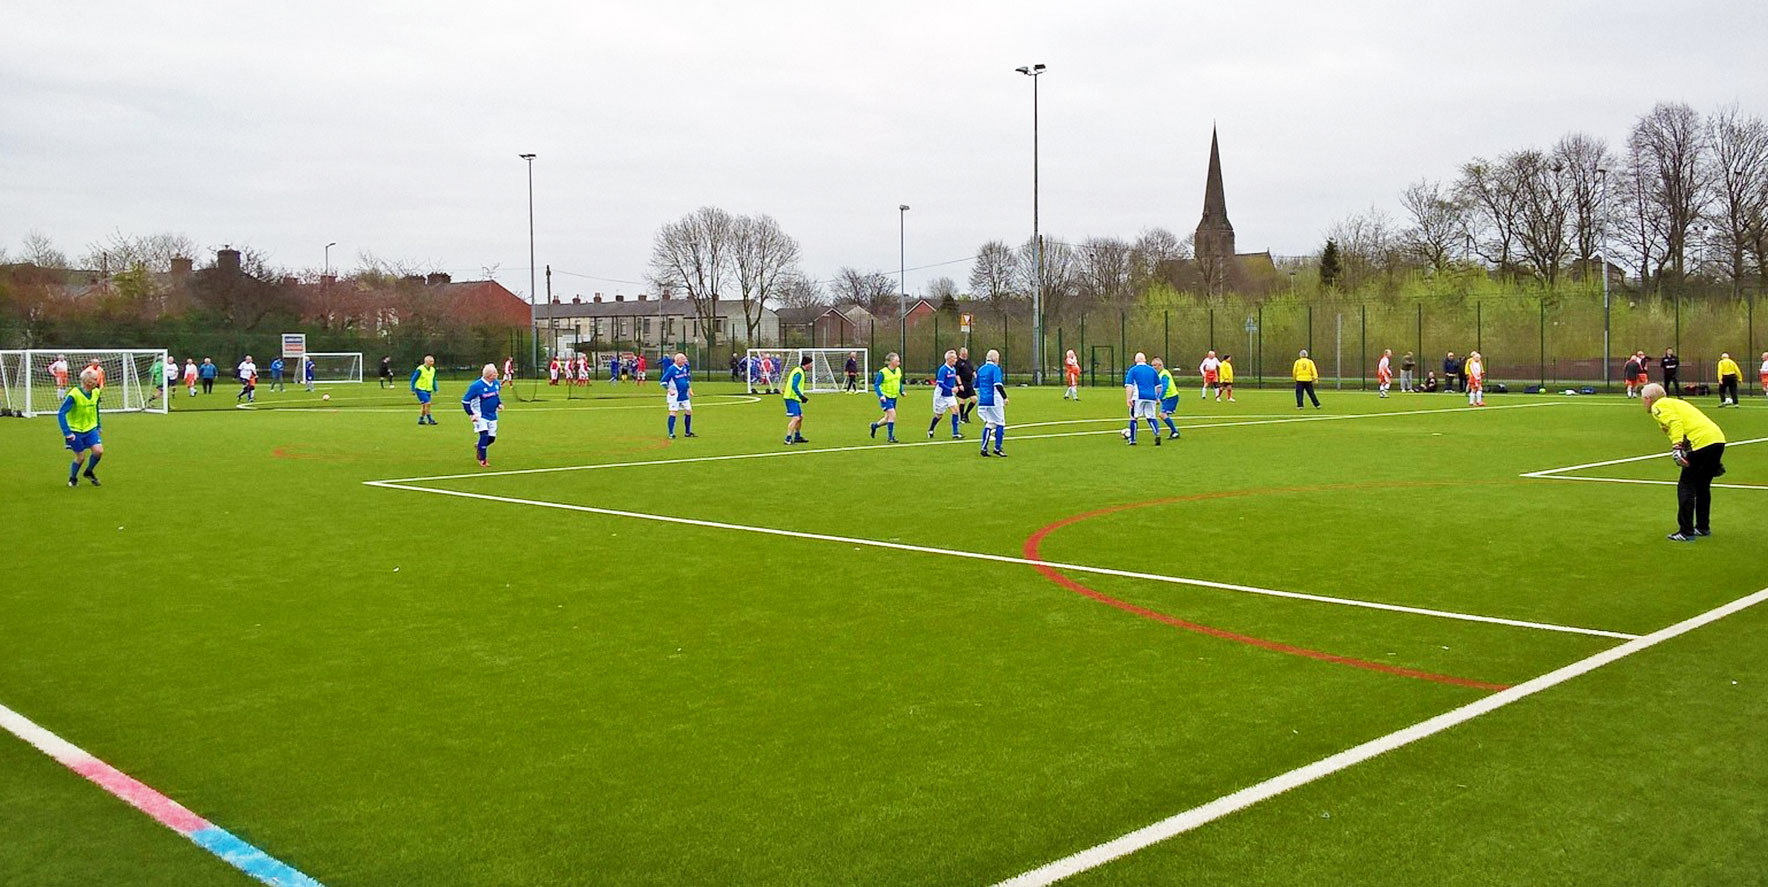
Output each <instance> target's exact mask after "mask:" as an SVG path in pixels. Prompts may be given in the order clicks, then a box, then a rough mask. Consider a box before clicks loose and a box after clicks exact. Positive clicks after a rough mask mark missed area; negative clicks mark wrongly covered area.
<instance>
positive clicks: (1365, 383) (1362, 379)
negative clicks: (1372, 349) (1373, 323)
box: [1357, 302, 1369, 391]
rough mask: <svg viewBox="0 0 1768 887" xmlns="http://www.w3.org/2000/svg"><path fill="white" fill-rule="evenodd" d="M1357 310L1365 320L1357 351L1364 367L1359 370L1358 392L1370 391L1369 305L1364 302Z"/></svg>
mask: <svg viewBox="0 0 1768 887" xmlns="http://www.w3.org/2000/svg"><path fill="white" fill-rule="evenodd" d="M1357 310H1358V311H1359V312H1360V313H1361V314H1362V319H1363V337H1362V340H1361V341H1360V342H1359V344H1358V345H1357V351H1358V352H1359V353H1361V354H1362V355H1363V359H1362V362H1361V363H1362V367H1361V368H1360V369H1358V370H1357V373H1358V376H1357V390H1358V391H1367V390H1368V389H1369V303H1368V302H1364V303H1363V304H1361V305H1358V306H1357Z"/></svg>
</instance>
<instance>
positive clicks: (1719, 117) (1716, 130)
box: [1707, 105, 1768, 292]
mask: <svg viewBox="0 0 1768 887" xmlns="http://www.w3.org/2000/svg"><path fill="white" fill-rule="evenodd" d="M1707 127H1708V130H1709V131H1708V136H1707V137H1708V141H1709V143H1710V144H1711V145H1712V153H1711V155H1710V157H1709V158H1708V163H1709V165H1710V166H1711V170H1710V172H1709V173H1708V175H1707V178H1708V180H1710V181H1711V182H1713V184H1714V188H1715V191H1716V192H1717V194H1716V195H1715V196H1716V201H1715V202H1716V203H1717V206H1715V207H1714V211H1713V213H1712V216H1713V218H1714V221H1715V223H1716V225H1717V228H1718V235H1719V242H1720V243H1721V245H1723V247H1724V248H1725V250H1726V253H1727V259H1728V260H1729V261H1728V263H1727V264H1728V267H1727V269H1726V270H1727V271H1728V272H1729V275H1730V277H1731V282H1732V287H1733V291H1734V292H1735V291H1736V288H1737V287H1738V285H1739V283H1740V282H1741V281H1742V279H1743V276H1744V273H1745V272H1744V267H1745V266H1744V262H1745V259H1746V258H1752V257H1753V258H1754V260H1755V266H1756V268H1755V271H1756V275H1757V279H1758V282H1759V283H1760V282H1764V281H1768V257H1765V256H1764V247H1765V246H1768V243H1764V239H1765V238H1764V229H1765V228H1768V124H1764V123H1763V121H1762V118H1760V117H1755V116H1747V115H1745V114H1743V113H1742V112H1740V111H1739V110H1738V108H1737V106H1736V105H1731V106H1729V107H1725V108H1720V109H1719V110H1718V111H1717V112H1715V113H1714V114H1713V115H1712V116H1711V117H1709V118H1708V119H1707Z"/></svg>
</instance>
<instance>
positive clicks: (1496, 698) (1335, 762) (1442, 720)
mask: <svg viewBox="0 0 1768 887" xmlns="http://www.w3.org/2000/svg"><path fill="white" fill-rule="evenodd" d="M1764 600H1768V588H1764V589H1762V590H1760V591H1757V592H1755V593H1753V594H1749V595H1745V596H1744V597H1741V598H1738V599H1737V600H1734V601H1732V602H1731V603H1729V604H1725V605H1724V606H1720V607H1715V608H1714V609H1711V610H1708V611H1706V612H1705V613H1702V614H1700V615H1698V616H1695V617H1692V618H1689V619H1684V620H1683V621H1681V622H1678V623H1676V624H1675V625H1672V626H1670V627H1668V628H1664V629H1659V630H1658V631H1654V632H1652V633H1651V634H1648V635H1645V636H1644V637H1639V638H1634V639H1633V640H1630V641H1628V642H1627V643H1624V644H1621V645H1620V646H1618V647H1611V648H1609V649H1607V650H1603V651H1602V652H1600V653H1597V654H1596V655H1594V656H1589V657H1587V658H1584V659H1580V660H1578V661H1577V662H1574V663H1572V664H1570V665H1567V666H1565V667H1563V668H1559V669H1555V670H1554V671H1550V672H1548V673H1546V674H1544V675H1541V676H1540V677H1538V678H1535V679H1533V680H1530V681H1526V682H1524V683H1521V684H1517V685H1516V686H1514V687H1511V688H1510V689H1508V690H1500V691H1499V692H1497V693H1493V694H1492V695H1490V696H1485V697H1481V698H1480V699H1479V700H1477V701H1475V702H1471V703H1469V704H1467V705H1464V706H1461V707H1460V708H1457V709H1453V710H1451V711H1447V712H1444V713H1443V714H1440V715H1437V716H1436V717H1434V718H1431V719H1429V720H1426V721H1421V722H1419V723H1416V724H1413V725H1412V726H1410V727H1406V728H1404V729H1401V730H1396V731H1394V732H1392V733H1389V734H1387V735H1386V736H1381V737H1378V738H1376V739H1372V740H1370V741H1368V742H1365V743H1363V744H1362V745H1358V746H1355V747H1353V748H1348V749H1345V750H1344V751H1341V752H1339V753H1337V754H1335V755H1332V756H1330V757H1326V758H1322V759H1320V760H1318V761H1315V762H1314V763H1312V764H1308V765H1306V766H1303V767H1298V768H1296V769H1294V770H1290V771H1289V772H1287V773H1283V774H1280V775H1278V776H1274V777H1272V778H1270V779H1267V780H1265V781H1263V782H1260V783H1258V784H1256V785H1250V786H1247V787H1246V788H1243V789H1241V790H1239V791H1237V792H1234V793H1233V794H1229V795H1224V796H1222V797H1220V798H1217V799H1215V800H1213V801H1210V802H1209V803H1207V804H1204V805H1202V806H1199V807H1193V808H1191V809H1190V810H1186V811H1184V812H1182V813H1178V814H1175V815H1173V816H1170V817H1167V818H1166V819H1163V820H1161V821H1159V822H1156V823H1153V824H1152V825H1147V826H1144V827H1142V828H1140V829H1137V830H1135V831H1133V832H1130V833H1129V834H1126V835H1123V836H1122V837H1119V838H1116V839H1114V840H1111V841H1107V842H1105V843H1103V844H1100V845H1098V846H1095V847H1091V848H1088V849H1086V850H1082V851H1081V852H1079V853H1076V854H1073V855H1072V856H1067V857H1064V858H1062V859H1058V860H1056V861H1054V862H1051V863H1048V864H1046V865H1043V866H1040V867H1038V868H1036V869H1033V870H1031V871H1029V872H1026V873H1024V874H1021V875H1018V876H1016V877H1012V878H1008V879H1007V880H1005V881H1001V882H999V883H998V884H996V885H995V887H1045V885H1049V884H1054V883H1056V882H1057V881H1060V880H1062V879H1064V878H1068V877H1071V876H1073V875H1077V874H1080V873H1081V872H1084V871H1087V870H1089V869H1094V868H1098V867H1099V866H1101V865H1104V864H1106V863H1108V862H1111V861H1112V860H1115V859H1119V858H1121V857H1124V856H1127V855H1129V854H1131V853H1135V852H1136V851H1138V850H1143V849H1146V848H1148V847H1151V846H1153V845H1154V844H1157V843H1160V842H1161V841H1165V840H1167V839H1169V838H1172V837H1175V836H1178V835H1182V834H1184V833H1185V832H1188V831H1192V830H1193V829H1196V828H1198V827H1200V826H1203V825H1205V824H1207V823H1210V822H1214V821H1215V820H1217V819H1221V818H1222V817H1224V816H1228V815H1229V814H1232V813H1237V812H1239V811H1241V810H1245V809H1246V808H1248V807H1251V806H1252V805H1254V804H1257V803H1259V802H1260V801H1266V800H1269V799H1271V798H1274V797H1276V796H1277V795H1280V794H1282V793H1284V792H1286V791H1289V790H1290V789H1294V788H1299V787H1301V786H1304V785H1307V784H1308V783H1310V782H1315V781H1317V780H1320V779H1323V778H1325V777H1327V776H1330V775H1332V774H1334V773H1337V772H1339V771H1341V770H1345V769H1347V768H1350V767H1353V766H1355V765H1357V764H1361V763H1363V762H1364V761H1368V760H1371V759H1373V758H1376V757H1378V756H1380V755H1384V754H1386V753H1388V752H1391V751H1393V750H1395V749H1398V748H1403V747H1405V746H1407V745H1410V744H1412V743H1414V742H1417V741H1419V740H1421V739H1425V738H1427V737H1430V736H1435V735H1436V734H1438V733H1441V732H1443V731H1445V730H1448V729H1450V728H1452V727H1455V726H1457V725H1460V724H1464V723H1466V722H1468V721H1471V720H1473V719H1474V718H1477V717H1479V716H1481V715H1484V714H1489V713H1491V712H1493V711H1496V710H1498V709H1500V708H1503V707H1504V706H1506V705H1510V704H1511V703H1514V702H1519V701H1521V700H1523V699H1527V698H1528V697H1530V696H1533V695H1535V694H1536V693H1539V692H1541V691H1543V690H1547V689H1550V688H1552V687H1556V686H1558V685H1560V684H1563V683H1565V682H1566V681H1569V680H1571V679H1573V678H1576V677H1579V676H1582V675H1585V674H1589V673H1590V672H1592V671H1595V670H1596V669H1598V668H1601V667H1603V666H1605V665H1608V664H1610V663H1612V662H1616V661H1618V660H1621V659H1625V658H1627V657H1628V656H1631V655H1633V654H1635V653H1638V652H1641V651H1643V650H1648V649H1650V648H1652V647H1654V646H1657V645H1658V644H1661V643H1663V642H1664V641H1667V640H1670V639H1671V638H1675V637H1678V636H1680V635H1684V634H1687V633H1688V632H1690V631H1693V630H1695V629H1697V628H1700V627H1702V626H1705V625H1708V624H1711V623H1713V622H1717V621H1719V620H1720V619H1724V618H1725V617H1727V616H1730V615H1732V614H1734V613H1738V612H1741V611H1743V610H1746V609H1748V608H1750V607H1753V606H1755V605H1757V604H1759V603H1761V602H1762V601H1764Z"/></svg>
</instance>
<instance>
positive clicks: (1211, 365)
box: [1197, 350, 1222, 401]
mask: <svg viewBox="0 0 1768 887" xmlns="http://www.w3.org/2000/svg"><path fill="white" fill-rule="evenodd" d="M1221 370H1222V362H1221V361H1219V360H1217V359H1216V353H1215V351H1213V350H1212V351H1210V352H1209V353H1208V354H1206V355H1204V356H1203V362H1202V363H1200V364H1198V365H1197V371H1198V372H1200V373H1202V374H1203V392H1202V393H1201V394H1199V395H1198V397H1199V398H1204V397H1208V396H1209V393H1210V392H1211V391H1214V392H1215V399H1216V400H1218V401H1219V400H1221V399H1222V390H1221V388H1220V387H1218V386H1217V384H1216V379H1217V378H1218V376H1219V374H1220V373H1221Z"/></svg>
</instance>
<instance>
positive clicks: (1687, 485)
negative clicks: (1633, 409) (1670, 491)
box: [1639, 382, 1725, 542]
mask: <svg viewBox="0 0 1768 887" xmlns="http://www.w3.org/2000/svg"><path fill="white" fill-rule="evenodd" d="M1639 398H1640V400H1642V401H1644V403H1645V411H1646V412H1648V413H1650V414H1651V417H1652V418H1653V419H1655V420H1657V423H1658V427H1659V428H1662V429H1663V430H1664V433H1665V434H1667V435H1669V436H1670V456H1671V458H1673V459H1675V460H1676V464H1677V465H1680V466H1682V476H1681V477H1679V478H1677V479H1676V532H1674V533H1671V534H1670V536H1669V539H1670V541H1671V542H1688V541H1691V540H1693V539H1694V538H1695V537H1698V536H1711V535H1713V528H1712V523H1711V517H1712V510H1713V478H1716V477H1718V476H1719V475H1721V474H1724V473H1725V465H1724V463H1723V462H1721V461H1720V460H1721V459H1723V458H1724V456H1725V432H1723V431H1720V430H1719V426H1718V425H1717V424H1715V423H1714V422H1713V420H1711V419H1709V418H1707V417H1706V414H1705V413H1702V412H1701V411H1700V409H1699V408H1698V407H1696V406H1695V405H1694V404H1691V403H1689V402H1688V401H1686V400H1681V399H1679V398H1674V397H1665V396H1664V386H1662V385H1659V384H1657V383H1656V382H1653V383H1651V384H1648V385H1646V386H1645V387H1644V388H1642V389H1640V392H1639Z"/></svg>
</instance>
